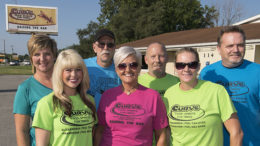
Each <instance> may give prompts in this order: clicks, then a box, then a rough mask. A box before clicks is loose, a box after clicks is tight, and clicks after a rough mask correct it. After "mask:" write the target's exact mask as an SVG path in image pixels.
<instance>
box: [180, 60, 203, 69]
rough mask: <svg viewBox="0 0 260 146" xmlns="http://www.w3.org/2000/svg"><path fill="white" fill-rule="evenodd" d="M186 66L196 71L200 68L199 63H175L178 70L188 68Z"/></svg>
mask: <svg viewBox="0 0 260 146" xmlns="http://www.w3.org/2000/svg"><path fill="white" fill-rule="evenodd" d="M186 65H188V67H189V68H191V69H196V68H197V67H198V66H199V62H198V61H193V62H189V63H183V62H176V63H175V67H176V69H178V70H181V69H184V68H185V67H186Z"/></svg>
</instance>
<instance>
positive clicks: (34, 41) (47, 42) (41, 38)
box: [27, 34, 58, 73]
mask: <svg viewBox="0 0 260 146" xmlns="http://www.w3.org/2000/svg"><path fill="white" fill-rule="evenodd" d="M27 48H28V52H29V55H30V61H31V63H32V64H33V62H32V57H33V55H34V53H35V52H36V51H38V50H42V49H46V48H48V49H50V50H51V52H52V54H53V56H54V58H56V57H57V52H58V49H57V44H56V42H55V40H54V39H51V38H50V37H49V36H47V35H44V34H32V36H31V38H30V39H29V40H28V42H27ZM35 72H36V70H35V67H34V66H33V65H32V73H35Z"/></svg>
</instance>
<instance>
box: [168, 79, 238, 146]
mask: <svg viewBox="0 0 260 146" xmlns="http://www.w3.org/2000/svg"><path fill="white" fill-rule="evenodd" d="M179 86H180V83H178V84H176V85H175V86H173V87H170V88H169V89H168V90H167V91H166V92H165V95H164V97H165V98H166V100H167V102H168V103H167V104H166V109H167V116H168V119H169V126H170V129H171V145H174V146H178V145H181V146H183V145H192V146H195V145H202V146H206V145H207V146H222V145H223V122H225V121H226V120H228V119H229V118H230V116H231V114H232V113H234V112H236V109H235V107H234V105H233V103H232V101H231V100H230V98H229V95H228V93H227V91H226V90H225V88H224V87H223V86H221V85H218V84H215V83H212V82H209V81H202V80H199V82H198V84H197V85H196V86H195V88H193V89H191V90H188V91H183V90H181V89H180V87H179Z"/></svg>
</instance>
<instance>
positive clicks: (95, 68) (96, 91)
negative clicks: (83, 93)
mask: <svg viewBox="0 0 260 146" xmlns="http://www.w3.org/2000/svg"><path fill="white" fill-rule="evenodd" d="M84 63H85V64H86V66H87V68H88V74H89V79H90V88H89V90H88V94H90V95H92V96H93V97H94V99H95V103H96V109H98V106H99V101H100V99H101V95H102V94H103V93H104V92H105V91H106V90H107V89H110V88H113V87H117V86H119V85H120V84H121V81H120V79H119V77H118V76H117V74H116V72H115V65H114V63H112V64H111V65H110V66H109V67H106V68H104V67H101V66H99V65H98V64H97V57H92V58H88V59H84Z"/></svg>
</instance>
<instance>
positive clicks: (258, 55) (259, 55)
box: [255, 44, 260, 64]
mask: <svg viewBox="0 0 260 146" xmlns="http://www.w3.org/2000/svg"><path fill="white" fill-rule="evenodd" d="M255 62H256V63H258V64H260V44H258V45H256V46H255Z"/></svg>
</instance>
